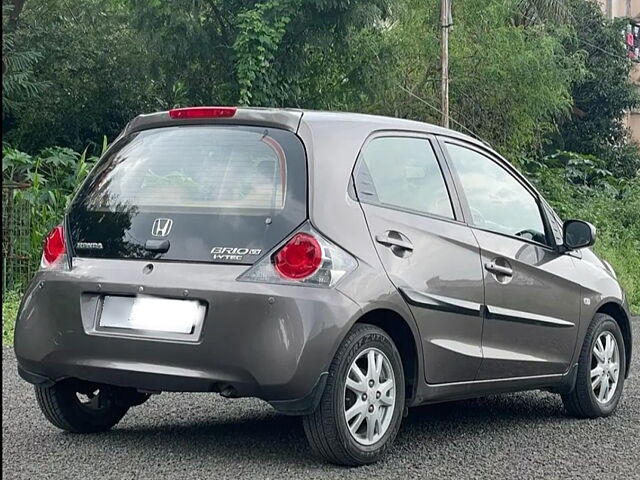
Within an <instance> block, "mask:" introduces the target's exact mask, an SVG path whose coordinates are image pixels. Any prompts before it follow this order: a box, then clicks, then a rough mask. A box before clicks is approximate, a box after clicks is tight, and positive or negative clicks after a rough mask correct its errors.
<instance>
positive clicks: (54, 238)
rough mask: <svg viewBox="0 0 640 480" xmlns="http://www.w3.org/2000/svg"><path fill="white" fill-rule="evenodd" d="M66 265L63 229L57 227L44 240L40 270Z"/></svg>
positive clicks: (60, 226)
mask: <svg viewBox="0 0 640 480" xmlns="http://www.w3.org/2000/svg"><path fill="white" fill-rule="evenodd" d="M65 263H66V248H65V242H64V229H63V228H62V225H58V226H57V227H55V228H54V229H53V230H51V231H50V232H49V234H48V235H47V236H46V237H45V239H44V244H43V247H42V261H41V264H40V266H41V267H42V268H48V269H52V268H56V267H58V266H61V265H64V264H65Z"/></svg>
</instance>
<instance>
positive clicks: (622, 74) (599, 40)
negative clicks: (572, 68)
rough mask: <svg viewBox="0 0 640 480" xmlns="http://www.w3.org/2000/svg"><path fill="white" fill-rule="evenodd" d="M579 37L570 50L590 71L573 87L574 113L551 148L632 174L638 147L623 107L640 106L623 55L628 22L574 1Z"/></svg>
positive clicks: (573, 18)
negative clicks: (595, 159) (592, 157)
mask: <svg viewBox="0 0 640 480" xmlns="http://www.w3.org/2000/svg"><path fill="white" fill-rule="evenodd" d="M570 7H571V21H572V22H573V24H574V28H575V32H576V34H575V35H576V37H575V41H574V42H572V43H571V44H567V50H568V51H570V52H571V51H573V52H575V53H578V54H581V55H583V56H584V57H585V58H586V75H584V76H583V77H582V78H581V79H580V81H579V82H577V83H576V84H575V85H574V86H573V88H572V92H571V95H572V98H573V103H574V108H573V114H572V115H571V116H570V117H568V118H566V119H565V121H564V122H562V123H561V124H560V129H559V132H558V135H557V137H556V138H555V139H554V142H553V145H552V146H553V148H556V149H560V150H572V151H575V152H579V153H584V154H592V155H596V156H598V157H600V158H602V159H604V160H605V163H606V165H607V168H608V169H609V170H611V171H612V172H613V173H614V174H616V175H618V176H626V177H633V176H635V175H636V174H637V173H638V171H639V169H640V151H639V150H638V148H637V147H635V146H634V145H631V144H630V143H629V135H628V131H627V128H626V127H625V125H624V122H623V119H624V114H625V111H627V110H629V109H631V108H634V107H637V106H640V95H639V93H638V88H637V86H635V85H633V84H632V83H631V81H630V80H629V74H630V72H631V69H632V68H633V63H632V62H631V61H630V60H629V59H628V58H627V56H626V55H625V51H624V48H623V46H622V42H623V36H622V35H621V33H620V32H621V31H622V30H623V29H624V26H625V24H626V23H627V21H625V20H618V21H614V22H612V21H609V20H606V19H605V17H604V15H603V14H602V12H601V10H600V7H599V6H598V5H597V4H596V3H595V2H592V1H584V0H572V1H571V2H570Z"/></svg>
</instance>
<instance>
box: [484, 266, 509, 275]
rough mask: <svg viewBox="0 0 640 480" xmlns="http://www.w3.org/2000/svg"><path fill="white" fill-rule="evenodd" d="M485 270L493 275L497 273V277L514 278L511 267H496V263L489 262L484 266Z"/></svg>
mask: <svg viewBox="0 0 640 480" xmlns="http://www.w3.org/2000/svg"><path fill="white" fill-rule="evenodd" d="M484 268H485V269H486V270H488V271H489V272H491V273H495V274H496V275H504V276H505V277H512V276H513V270H512V269H510V268H509V267H503V266H501V265H496V264H495V263H494V262H487V263H485V264H484Z"/></svg>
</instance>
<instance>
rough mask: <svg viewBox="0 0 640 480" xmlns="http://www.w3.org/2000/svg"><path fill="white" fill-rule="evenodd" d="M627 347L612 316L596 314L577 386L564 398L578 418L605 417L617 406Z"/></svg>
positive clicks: (585, 346)
mask: <svg viewBox="0 0 640 480" xmlns="http://www.w3.org/2000/svg"><path fill="white" fill-rule="evenodd" d="M625 358H626V357H625V345H624V340H623V338H622V333H621V332H620V327H619V326H618V324H617V323H616V321H615V320H614V319H613V318H611V317H610V316H609V315H605V314H601V313H599V314H597V315H596V316H595V318H594V319H593V321H592V322H591V325H590V326H589V329H588V330H587V335H586V336H585V340H584V345H583V347H582V351H581V352H580V359H579V362H578V375H577V378H576V386H575V388H574V389H573V391H572V392H571V393H569V394H566V395H563V396H562V401H563V403H564V406H565V409H566V410H567V412H568V413H569V414H570V415H573V416H576V417H587V418H596V417H606V416H608V415H611V414H612V413H613V412H614V411H615V410H616V407H617V406H618V402H619V401H620V397H621V396H622V388H623V386H624V377H625V373H626V370H625V367H626V364H625Z"/></svg>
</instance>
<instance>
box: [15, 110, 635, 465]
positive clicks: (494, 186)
mask: <svg viewBox="0 0 640 480" xmlns="http://www.w3.org/2000/svg"><path fill="white" fill-rule="evenodd" d="M594 241H595V229H594V228H593V226H591V225H590V224H588V223H585V222H582V221H578V220H567V221H565V222H564V223H563V222H562V221H561V220H560V219H559V217H558V216H557V215H556V214H555V213H554V211H553V210H552V208H551V207H550V206H549V204H548V203H547V202H545V200H544V199H543V198H542V197H541V196H540V195H539V193H538V192H537V191H536V189H535V188H534V187H533V186H532V185H531V184H530V183H529V182H528V181H527V180H526V179H525V178H523V176H522V175H520V173H518V171H517V170H516V169H515V168H513V167H512V166H511V165H509V163H507V162H506V161H505V160H504V159H503V158H502V157H500V156H499V155H498V154H497V153H496V152H494V151H493V150H492V149H490V148H488V147H487V146H486V145H485V144H484V143H482V142H479V141H477V140H476V139H473V138H470V137H468V136H465V135H462V134H460V133H457V132H454V131H451V130H447V129H443V128H439V127H436V126H433V125H428V124H425V123H420V122H414V121H408V120H401V119H394V118H386V117H378V116H370V115H360V114H347V113H330V112H314V111H302V110H293V109H253V108H235V107H191V108H182V109H174V110H170V111H168V112H160V113H153V114H149V115H140V116H138V117H137V118H135V119H134V120H132V121H131V122H130V123H129V124H128V125H127V127H126V128H125V130H124V131H123V133H122V134H121V135H120V136H119V137H118V138H117V139H116V140H115V141H114V143H113V144H112V145H111V147H110V148H109V149H108V151H107V152H106V153H105V154H104V155H103V157H102V158H101V159H100V161H99V162H98V164H97V165H96V167H95V168H94V169H93V171H92V172H91V174H90V176H89V178H88V179H87V181H85V182H84V184H83V185H82V186H81V187H80V189H79V191H78V193H77V195H76V196H75V198H74V200H73V202H72V203H71V205H70V207H69V209H68V211H67V213H66V215H65V218H64V219H63V220H61V225H60V226H58V227H56V228H55V229H54V230H53V231H52V232H51V233H50V234H49V235H48V236H47V238H46V239H45V242H44V251H43V256H42V265H41V269H40V270H39V271H38V273H37V274H36V275H35V277H34V279H33V281H32V282H31V284H30V286H29V288H28V290H27V292H26V294H25V295H24V299H23V301H22V304H21V307H20V313H19V318H18V321H17V325H16V333H15V353H16V356H17V359H18V365H19V373H20V375H21V376H22V377H23V378H24V379H25V380H26V381H28V382H30V383H32V384H34V385H35V392H36V398H37V401H38V404H39V406H40V408H41V410H42V412H43V413H44V415H45V417H46V418H47V419H48V420H49V421H50V422H51V423H53V424H54V425H55V426H57V427H59V428H61V429H63V430H67V431H71V432H79V433H88V432H98V431H104V430H107V429H109V428H111V427H113V426H114V425H115V424H116V423H117V422H118V421H119V420H120V419H121V418H122V417H123V415H124V414H125V413H126V412H127V410H128V409H129V408H130V407H133V406H135V405H139V404H141V403H143V402H144V401H146V400H147V399H148V398H149V397H150V395H152V394H155V393H160V392H168V391H180V392H182V391H189V392H195V391H203V392H219V393H220V394H221V395H222V396H224V397H230V398H233V397H247V396H251V397H258V398H261V399H263V400H265V401H267V402H268V403H269V404H271V405H272V406H273V408H275V410H276V411H278V412H282V413H285V414H290V415H300V416H303V423H304V430H305V432H306V435H307V437H308V439H309V442H310V444H311V447H312V449H313V450H314V451H315V452H316V453H317V454H319V455H320V456H321V457H324V458H325V459H327V460H329V461H331V462H334V463H338V464H345V465H360V464H365V463H371V462H374V461H376V460H377V459H379V458H380V457H381V456H382V455H383V454H384V453H385V451H387V450H388V449H389V447H390V445H391V444H392V442H393V440H394V438H395V437H396V434H397V432H398V429H399V428H400V422H401V420H402V418H403V416H404V415H406V412H407V408H408V407H411V406H415V405H420V404H425V403H435V402H442V401H448V400H456V399H463V398H469V397H477V396H482V395H488V394H495V393H501V392H514V391H521V390H531V389H544V390H548V391H551V392H555V393H558V394H560V395H561V396H562V400H563V402H564V405H565V408H566V411H567V413H568V414H570V415H573V416H578V417H603V416H607V415H610V414H611V413H613V412H614V411H615V409H616V407H617V405H618V403H619V401H620V398H621V394H622V389H623V385H624V381H625V378H626V377H627V376H628V374H629V363H630V358H631V343H632V339H631V328H630V323H629V318H630V314H629V309H628V305H627V302H626V300H625V295H624V292H623V291H622V289H621V288H620V285H619V284H618V282H617V280H616V276H615V273H614V272H613V270H612V268H611V267H610V266H609V265H608V264H607V263H606V262H605V261H603V260H600V259H599V258H598V257H597V256H596V255H595V254H594V253H593V252H592V250H591V249H590V248H588V247H590V246H591V245H592V244H593V242H594Z"/></svg>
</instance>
